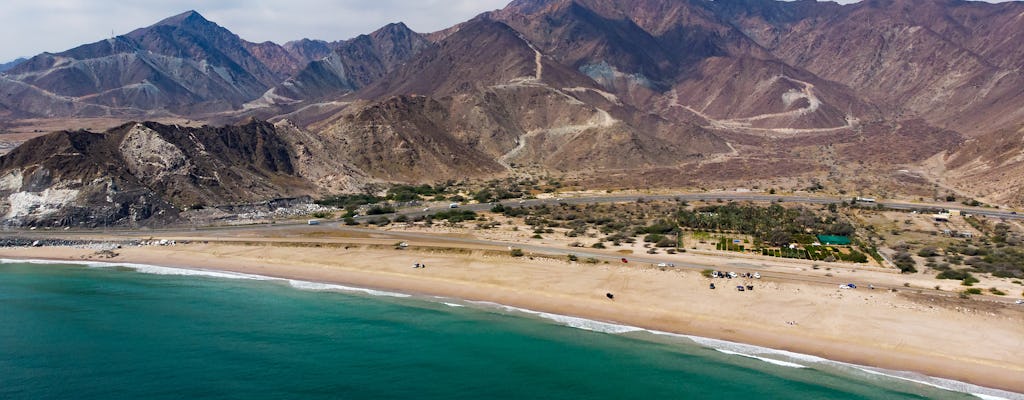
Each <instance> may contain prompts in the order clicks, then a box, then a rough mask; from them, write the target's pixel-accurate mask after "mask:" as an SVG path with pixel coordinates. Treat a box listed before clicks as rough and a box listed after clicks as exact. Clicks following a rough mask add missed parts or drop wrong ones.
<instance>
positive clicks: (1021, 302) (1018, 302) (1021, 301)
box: [1014, 300, 1024, 304]
mask: <svg viewBox="0 0 1024 400" xmlns="http://www.w3.org/2000/svg"><path fill="white" fill-rule="evenodd" d="M1014 303H1017V304H1024V300H1017V301H1015V302H1014Z"/></svg>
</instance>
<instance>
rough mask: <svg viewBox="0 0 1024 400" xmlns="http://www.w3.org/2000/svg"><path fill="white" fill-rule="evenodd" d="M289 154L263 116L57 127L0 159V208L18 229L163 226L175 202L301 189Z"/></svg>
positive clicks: (306, 188)
mask: <svg viewBox="0 0 1024 400" xmlns="http://www.w3.org/2000/svg"><path fill="white" fill-rule="evenodd" d="M295 159H296V155H295V153H294V152H293V151H292V147H291V146H288V145H287V144H286V142H285V140H284V139H283V138H282V137H281V136H280V135H279V134H278V133H277V130H276V128H275V127H274V126H273V125H270V124H268V123H265V122H255V121H254V122H251V123H248V124H245V125H239V126H228V127H223V128H182V127H178V126H168V125H160V124H156V123H129V124H126V125H124V126H121V127H119V128H116V129H112V130H110V131H108V132H105V133H92V132H86V131H75V132H68V131H65V132H56V133H52V134H49V135H46V136H42V137H39V138H36V139H33V140H30V141H28V142H26V143H25V144H23V145H21V146H19V147H18V148H16V149H15V150H13V151H11V152H10V153H8V154H6V155H4V156H3V157H0V196H2V200H0V209H2V210H0V212H3V213H4V219H6V220H7V221H8V222H9V223H13V224H17V225H45V226H51V225H53V224H58V225H64V226H67V225H78V224H86V225H97V224H101V223H109V224H131V223H148V222H161V221H164V222H166V221H170V220H173V219H174V216H175V215H176V214H177V212H178V211H179V210H181V209H182V207H190V206H195V205H219V204H231V203H243V202H253V201H262V200H268V199H275V198H281V197H291V196H297V195H302V194H308V193H310V192H311V191H312V185H310V184H308V183H307V182H306V181H305V180H303V179H302V178H300V177H299V176H298V174H297V173H296V169H295V167H294V165H293V160H295Z"/></svg>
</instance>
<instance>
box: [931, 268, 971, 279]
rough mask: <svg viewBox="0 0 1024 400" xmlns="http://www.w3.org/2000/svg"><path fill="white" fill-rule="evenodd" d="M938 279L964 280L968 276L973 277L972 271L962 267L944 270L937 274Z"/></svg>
mask: <svg viewBox="0 0 1024 400" xmlns="http://www.w3.org/2000/svg"><path fill="white" fill-rule="evenodd" d="M935 277H936V278H938V279H952V280H957V281H960V280H964V279H967V277H971V273H970V272H967V271H965V270H962V269H951V270H948V271H942V272H940V273H939V274H938V275H936V276H935Z"/></svg>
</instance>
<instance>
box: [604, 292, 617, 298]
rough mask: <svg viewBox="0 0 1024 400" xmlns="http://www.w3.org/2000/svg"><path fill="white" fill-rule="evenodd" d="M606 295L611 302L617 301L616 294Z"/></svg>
mask: <svg viewBox="0 0 1024 400" xmlns="http://www.w3.org/2000/svg"><path fill="white" fill-rule="evenodd" d="M604 295H605V297H607V298H608V299H609V300H615V295H614V294H611V293H605V294H604Z"/></svg>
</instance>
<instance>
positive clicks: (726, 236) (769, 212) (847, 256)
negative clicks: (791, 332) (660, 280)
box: [492, 201, 873, 263]
mask: <svg viewBox="0 0 1024 400" xmlns="http://www.w3.org/2000/svg"><path fill="white" fill-rule="evenodd" d="M492 211H494V212H496V213H500V214H502V215H503V216H505V217H509V218H520V219H522V221H523V223H524V224H526V225H528V226H530V227H532V228H533V229H534V232H535V233H536V234H538V235H540V234H544V233H552V232H553V231H554V229H555V228H562V229H565V230H566V232H565V235H566V236H568V237H583V236H589V237H595V238H597V239H598V243H595V244H594V247H599V248H604V247H608V246H621V245H623V244H630V243H635V242H636V241H638V240H640V239H641V238H642V240H643V242H645V243H649V244H650V245H651V246H653V247H654V248H659V247H662V248H679V249H680V250H682V251H685V249H687V248H689V249H698V248H703V247H705V246H702V245H704V244H707V245H708V246H710V245H711V243H713V244H714V249H715V250H719V251H732V252H742V253H748V254H751V255H762V256H773V257H783V258H795V259H806V260H815V261H827V262H836V261H847V262H854V263H866V262H868V256H867V255H865V253H864V252H862V251H858V250H857V249H856V248H854V246H822V245H820V244H818V243H817V237H816V235H818V234H823V235H836V236H842V237H846V236H847V235H852V234H854V233H855V229H854V228H853V226H852V225H851V224H850V223H848V222H845V221H844V220H843V219H842V217H841V215H840V214H839V212H838V209H836V208H835V207H826V208H823V209H821V210H817V211H816V210H812V209H810V208H805V207H802V206H794V207H783V206H782V205H779V204H772V205H767V206H765V205H742V204H737V203H727V204H711V205H700V206H691V205H689V204H688V203H686V202H678V201H676V202H672V201H657V202H644V201H641V202H638V203H624V204H572V205H570V204H558V205H540V206H532V207H507V206H503V205H497V206H495V208H494V209H493V210H492ZM730 235H732V236H730ZM687 241H689V243H688V242H687ZM648 247H650V246H648ZM709 249H710V247H709ZM869 251H873V249H871V250H869Z"/></svg>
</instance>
